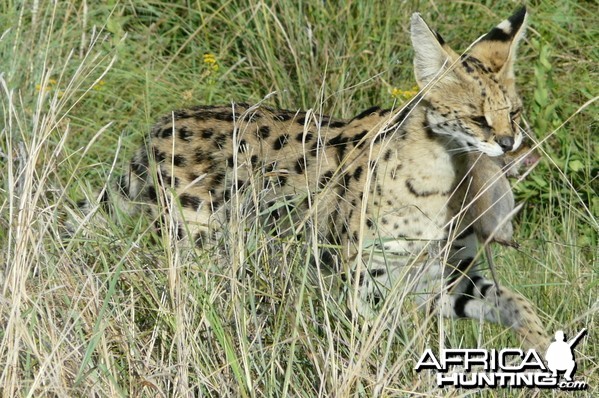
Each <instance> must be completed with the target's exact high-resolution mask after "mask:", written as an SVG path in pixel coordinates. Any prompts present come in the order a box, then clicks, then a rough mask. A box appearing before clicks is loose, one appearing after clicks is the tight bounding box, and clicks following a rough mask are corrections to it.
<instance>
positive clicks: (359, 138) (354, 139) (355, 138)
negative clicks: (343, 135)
mask: <svg viewBox="0 0 599 398" xmlns="http://www.w3.org/2000/svg"><path fill="white" fill-rule="evenodd" d="M366 134H368V130H364V131H362V132H361V133H359V134H356V135H354V136H353V137H352V138H351V142H352V144H353V145H354V146H357V147H358V148H360V147H362V146H363V145H364V142H360V141H362V138H364V137H365V136H366Z"/></svg>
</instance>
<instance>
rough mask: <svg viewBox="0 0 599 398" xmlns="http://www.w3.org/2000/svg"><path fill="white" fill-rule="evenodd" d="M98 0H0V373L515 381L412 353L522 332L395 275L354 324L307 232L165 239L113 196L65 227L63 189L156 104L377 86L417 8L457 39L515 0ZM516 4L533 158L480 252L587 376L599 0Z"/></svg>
mask: <svg viewBox="0 0 599 398" xmlns="http://www.w3.org/2000/svg"><path fill="white" fill-rule="evenodd" d="M110 3H113V4H114V5H110V6H95V5H92V4H95V2H87V3H84V4H87V5H84V4H81V3H80V2H73V1H64V2H57V4H51V2H39V3H38V2H33V3H31V4H30V3H26V4H24V5H21V3H20V2H13V1H10V0H3V1H2V2H0V35H1V36H0V37H1V38H0V103H1V108H0V112H1V115H2V118H1V119H0V123H1V125H0V127H1V128H2V132H1V134H0V175H1V176H2V184H1V185H0V289H1V293H0V395H2V396H65V397H67V396H91V395H93V394H97V396H189V395H193V394H197V395H199V396H215V397H221V396H235V397H237V396H241V397H246V396H247V397H263V396H305V397H314V396H322V397H325V396H338V397H342V396H356V397H358V396H359V397H370V396H384V397H391V396H399V397H403V396H409V395H412V394H416V393H417V394H421V395H422V396H445V395H449V396H463V395H468V394H473V395H481V396H524V395H525V394H526V391H502V390H497V391H494V390H486V391H483V392H480V393H479V392H476V391H459V390H439V389H437V388H435V387H434V386H433V380H432V378H431V377H430V376H428V375H426V374H424V373H423V374H416V373H415V372H414V371H413V367H414V364H415V361H416V360H417V359H418V357H419V355H420V354H421V353H422V352H423V350H424V349H425V348H426V347H431V348H437V347H439V346H440V345H445V346H450V347H466V348H473V347H477V346H478V344H481V345H482V346H485V347H489V348H503V347H508V346H517V345H519V341H518V340H517V339H516V338H515V337H514V336H512V335H511V334H510V333H509V331H506V330H505V328H502V327H499V326H493V325H480V324H478V323H476V322H472V321H460V322H456V321H451V320H447V319H443V320H441V319H436V318H433V319H428V318H427V317H426V316H425V315H424V314H422V313H419V312H415V311H414V309H413V305H412V304H411V302H410V299H409V297H408V295H407V293H406V292H401V291H399V292H397V297H395V299H394V301H393V304H394V305H396V306H401V307H402V310H401V312H400V314H397V315H396V318H393V322H391V323H392V325H391V328H390V329H389V328H383V327H380V325H377V324H376V323H375V325H374V326H372V327H370V328H367V327H365V326H363V325H362V324H360V323H359V322H354V321H352V320H350V319H347V317H346V316H345V312H346V311H345V308H344V305H343V304H342V303H341V301H340V300H338V299H336V296H335V295H334V293H333V292H332V290H333V289H334V286H331V285H332V282H331V280H329V279H330V278H318V277H316V275H314V274H313V272H311V271H310V270H311V268H310V267H307V266H306V264H307V262H308V261H309V258H310V252H311V250H312V249H313V248H312V247H310V246H309V245H302V244H298V242H297V241H295V242H294V241H285V240H279V239H277V238H274V237H272V236H269V235H268V234H266V233H265V232H264V231H262V230H261V229H260V228H258V227H257V225H256V223H252V222H251V220H248V219H246V218H243V217H242V216H243V214H240V215H239V221H240V222H239V223H238V225H237V226H235V227H232V228H230V230H229V235H228V237H227V238H226V239H224V240H223V244H222V245H219V247H218V248H216V249H214V250H210V251H206V252H190V251H188V250H178V248H177V247H176V244H173V243H171V241H170V240H169V239H168V236H157V235H156V234H155V233H154V232H153V230H152V228H150V227H149V225H150V223H151V220H148V217H141V218H140V217H129V216H127V215H126V214H119V215H118V217H117V220H115V221H111V222H106V223H90V222H86V223H83V224H82V227H81V229H80V230H79V231H78V233H77V234H76V235H75V237H74V238H73V239H70V240H63V239H62V238H61V237H60V236H61V227H60V225H61V220H62V219H63V216H64V212H65V211H66V210H65V209H68V208H69V207H72V202H73V201H75V200H77V199H81V198H82V197H84V196H86V195H92V194H93V193H94V192H97V189H98V188H101V187H102V186H103V185H104V184H106V181H107V180H108V179H109V176H110V175H111V174H112V173H118V171H119V170H121V169H122V168H123V167H124V166H125V165H126V163H127V159H128V156H129V155H130V154H131V153H132V151H133V150H134V148H135V147H136V146H137V145H138V144H139V143H140V142H141V141H142V139H143V137H144V134H146V133H147V131H148V129H149V127H150V126H151V124H152V123H153V121H154V120H155V119H156V118H158V117H160V116H161V115H163V114H165V113H167V112H168V111H170V110H172V109H176V108H181V107H185V106H188V105H193V104H198V103H201V104H217V103H228V102H231V101H237V102H256V101H260V100H262V99H263V98H265V97H267V96H268V99H267V100H266V102H267V103H269V104H270V105H273V106H280V107H285V108H296V107H297V108H300V107H301V108H304V109H306V108H314V109H319V110H320V109H322V110H323V111H324V112H327V113H331V114H334V115H336V116H340V117H349V116H351V115H352V114H355V113H357V112H359V111H361V110H363V109H365V108H367V107H368V106H371V105H373V104H379V105H381V106H392V105H393V103H394V101H395V100H396V99H395V98H394V97H393V96H392V95H391V92H392V89H394V88H397V89H399V90H402V91H409V90H411V89H412V87H413V86H414V80H413V76H412V67H411V50H410V44H409V43H410V41H409V36H408V20H409V15H410V14H411V13H412V12H414V11H420V12H421V13H422V14H423V16H424V17H425V19H426V20H428V21H429V22H430V23H431V24H432V25H433V26H434V27H436V28H437V29H438V30H439V31H440V32H441V34H442V35H443V37H444V38H445V39H446V41H447V42H449V43H450V44H451V45H452V46H453V47H454V48H456V49H464V48H465V47H466V46H467V45H468V44H470V42H471V41H472V40H474V39H475V38H477V37H478V36H479V35H480V34H482V33H483V32H484V30H485V29H487V28H490V27H492V26H494V25H495V24H496V23H497V22H499V21H500V20H502V19H503V18H505V17H506V16H508V15H510V13H511V12H512V11H513V10H514V9H515V8H516V7H517V5H516V4H514V3H511V2H495V3H501V4H500V5H496V6H493V7H487V6H485V5H482V4H478V3H476V2H448V1H447V2H435V1H432V2H418V1H414V2H397V1H382V2H352V3H353V4H351V5H350V4H349V3H350V2H347V3H348V4H345V3H343V4H344V5H342V6H338V5H337V4H336V3H337V2H324V1H316V0H315V1H306V2H296V1H290V0H279V1H274V2H273V3H274V4H272V5H266V4H264V3H263V2H260V1H257V0H248V1H226V2H224V3H222V2H213V1H195V2H192V1H189V2H181V4H182V5H173V4H166V3H162V2H159V1H137V2H110ZM491 3H492V2H485V4H491ZM183 4H185V5H183ZM528 6H529V10H530V13H531V26H530V29H529V32H528V36H527V39H526V41H525V43H524V44H523V45H522V46H521V49H520V53H519V62H518V66H517V68H518V69H517V72H518V82H519V86H520V89H521V93H522V95H523V97H524V100H525V108H526V110H527V112H526V116H527V120H528V122H529V123H530V125H531V126H532V127H533V128H534V129H535V132H536V134H537V138H538V139H540V140H543V143H542V145H541V151H542V153H543V155H544V159H543V162H542V164H541V165H540V166H539V167H537V168H536V169H535V170H534V172H533V173H532V174H531V175H530V176H529V177H528V178H527V180H526V181H524V182H522V183H521V184H519V185H518V186H516V187H515V191H516V194H517V197H518V198H519V199H520V200H525V201H526V204H525V206H524V208H523V210H522V212H521V213H520V214H519V216H518V218H517V221H516V234H517V237H518V241H519V242H520V244H521V246H520V249H519V250H513V249H503V248H495V249H494V250H495V252H496V254H497V259H496V264H498V268H499V269H498V273H499V274H500V278H501V279H502V280H503V281H504V283H505V284H506V285H508V286H511V287H512V288H514V289H515V290H518V291H520V292H522V293H524V294H525V295H526V296H527V297H528V298H530V299H531V300H532V301H533V302H534V303H535V305H536V306H537V307H538V308H539V309H540V311H541V314H542V317H543V320H544V322H545V326H546V329H547V330H548V331H549V332H552V331H554V330H556V329H558V328H563V329H564V330H565V331H566V333H567V334H568V333H570V334H571V333H574V332H575V331H577V330H579V329H580V328H582V327H584V326H586V327H587V328H589V336H588V337H587V338H586V339H585V340H584V341H583V342H582V343H581V344H580V345H579V346H578V354H577V359H578V369H579V370H578V373H577V375H578V377H582V378H585V379H586V380H587V382H588V383H589V385H590V390H589V391H588V393H589V394H591V393H592V391H593V390H594V391H595V392H596V391H597V389H598V388H599V377H598V374H599V372H598V369H599V366H598V364H597V357H598V355H599V333H598V331H599V328H598V327H596V325H598V322H597V312H598V309H599V301H597V296H598V294H597V293H598V292H599V285H598V281H599V278H598V277H599V275H598V268H599V267H598V261H597V254H598V252H597V239H598V232H599V228H598V225H597V219H596V216H597V213H598V211H599V199H598V196H597V191H598V182H597V175H598V172H599V164H598V162H597V159H599V146H598V145H597V137H599V121H598V116H599V112H598V108H597V104H596V103H592V104H590V105H588V106H585V105H584V104H585V103H587V102H588V101H590V100H593V99H595V98H596V96H597V81H599V54H598V50H597V47H596V43H597V41H598V39H599V32H598V30H597V29H598V28H597V23H596V15H598V13H599V7H597V5H596V4H594V3H593V2H578V1H573V0H572V1H557V0H544V1H531V2H529V4H528ZM205 54H212V55H213V58H210V57H209V58H205V57H204V55H205ZM211 59H214V60H215V63H214V62H212V61H211ZM273 93H274V94H273ZM117 149H118V156H117ZM441 331H442V332H441ZM564 395H565V394H564Z"/></svg>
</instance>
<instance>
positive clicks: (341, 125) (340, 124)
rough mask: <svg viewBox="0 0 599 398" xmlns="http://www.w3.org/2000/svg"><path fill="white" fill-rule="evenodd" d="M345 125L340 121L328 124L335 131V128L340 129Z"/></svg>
mask: <svg viewBox="0 0 599 398" xmlns="http://www.w3.org/2000/svg"><path fill="white" fill-rule="evenodd" d="M346 125H347V123H345V122H343V121H341V120H336V121H334V122H331V123H329V127H330V128H333V129H336V128H340V127H345V126H346Z"/></svg>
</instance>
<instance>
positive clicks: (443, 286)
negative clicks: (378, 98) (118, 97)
mask: <svg viewBox="0 0 599 398" xmlns="http://www.w3.org/2000/svg"><path fill="white" fill-rule="evenodd" d="M525 20H526V10H525V9H524V8H523V9H521V10H519V11H517V12H516V13H515V14H514V15H513V16H511V17H510V18H509V19H507V20H505V21H503V22H501V23H500V24H499V25H497V26H496V27H495V28H493V29H492V30H491V31H490V32H489V33H487V34H486V35H485V36H483V37H482V38H480V39H479V40H477V41H476V42H475V43H474V44H473V45H472V46H471V48H470V49H469V50H468V51H467V52H466V53H464V54H462V55H460V54H458V53H456V52H454V51H453V50H451V49H450V48H449V46H448V45H447V44H446V43H445V42H444V41H443V39H442V38H441V36H440V35H439V34H437V33H434V32H433V31H432V30H431V29H430V28H429V27H428V26H427V25H426V23H425V22H424V21H423V19H422V18H421V17H420V15H419V14H414V15H413V16H412V18H411V38H412V44H413V47H414V51H415V56H414V70H415V75H416V80H417V82H418V84H419V86H420V88H421V91H420V94H419V95H418V96H417V97H416V98H414V99H413V100H412V101H411V102H410V103H409V104H408V105H406V106H404V107H402V108H401V109H387V110H383V109H380V108H378V107H373V108H369V109H367V110H365V111H363V112H361V113H360V114H358V115H357V116H355V117H354V118H352V119H337V118H333V117H329V116H325V115H321V114H319V113H317V112H314V111H308V112H303V111H289V110H278V109H271V108H268V107H266V106H262V105H247V104H231V105H225V106H198V107H194V108H189V109H184V110H179V111H174V112H172V113H170V114H168V115H166V116H165V117H163V118H162V119H161V120H160V121H159V122H158V123H157V124H156V125H155V126H154V128H153V129H152V131H151V132H150V135H149V137H148V139H147V140H146V141H147V145H145V146H142V147H141V148H140V149H139V151H138V152H137V153H136V154H135V156H134V157H133V158H132V160H131V163H130V167H129V171H128V173H125V174H124V175H123V176H122V177H121V178H120V180H119V181H118V184H117V185H118V189H117V190H115V192H110V193H109V195H108V196H110V198H108V199H109V200H111V199H115V197H117V198H116V199H118V200H119V202H120V203H122V204H123V205H125V204H129V205H130V206H131V207H139V205H138V204H139V203H144V204H146V206H149V207H150V208H151V209H152V211H153V212H154V213H157V214H156V215H158V213H159V212H161V211H162V212H164V211H165V210H164V209H165V208H168V209H171V212H172V214H171V215H172V216H173V217H174V218H175V219H176V220H177V221H178V222H179V224H180V225H181V228H180V231H179V235H180V237H181V238H182V239H186V240H188V241H190V242H195V243H196V244H197V245H198V246H204V245H207V244H210V243H211V241H213V239H214V238H215V237H217V236H218V233H219V231H220V230H221V226H222V225H223V224H225V223H226V222H227V221H228V220H229V218H230V214H231V209H232V206H237V205H239V202H238V201H239V198H240V197H241V196H240V194H241V193H243V192H250V191H251V192H255V193H256V195H254V196H253V199H252V200H250V201H249V202H248V201H246V203H245V204H244V205H245V206H246V207H247V206H249V207H252V206H253V207H254V208H255V213H254V214H255V215H264V214H266V215H267V216H266V217H270V218H271V219H274V221H273V222H274V223H275V224H276V221H277V219H281V218H289V217H287V216H289V215H291V218H293V219H294V220H295V221H294V222H293V223H291V224H290V225H288V227H289V231H291V230H293V225H295V224H296V223H299V222H305V221H306V220H317V222H314V228H315V229H316V230H317V231H318V237H319V241H320V242H321V243H329V244H330V243H333V244H335V245H337V246H338V247H339V250H338V252H337V253H336V254H337V257H338V258H340V259H341V261H340V264H341V265H340V266H339V267H341V268H340V269H338V270H337V271H339V272H342V271H343V270H344V269H345V270H349V275H353V276H359V278H358V279H357V280H358V281H359V282H358V283H357V285H358V286H357V288H358V293H357V295H356V296H357V298H358V303H357V305H356V306H357V308H358V312H360V313H362V314H366V313H368V312H369V307H370V306H369V303H371V302H376V301H378V300H381V299H383V298H384V297H385V295H386V293H387V291H388V290H390V289H392V288H393V287H394V286H396V285H397V284H406V286H408V285H409V286H410V288H411V290H412V291H413V292H414V293H415V296H416V297H417V300H418V302H419V303H420V304H421V306H422V307H423V308H425V307H428V308H430V307H432V308H435V309H436V310H437V311H438V312H439V313H441V314H442V315H445V316H450V317H468V318H475V319H478V318H483V319H486V320H487V321H491V322H499V323H502V324H504V325H506V326H508V327H512V328H513V329H515V330H516V331H518V332H519V333H521V334H522V335H523V336H524V337H525V339H526V340H527V341H528V343H530V344H532V345H541V344H542V343H543V342H544V341H545V340H544V334H543V330H542V328H541V326H540V322H539V319H538V317H537V316H536V315H535V313H534V311H533V309H532V307H531V306H530V305H529V304H528V303H527V302H526V301H525V300H524V299H523V298H522V297H521V296H520V295H518V294H516V293H513V292H511V291H509V290H508V289H507V288H505V287H499V286H495V285H494V284H493V283H492V282H491V281H489V280H487V279H485V278H484V277H483V276H482V275H481V274H480V273H479V271H478V270H477V267H476V262H475V261H474V254H473V253H475V252H476V251H477V247H478V241H479V240H480V239H481V236H480V235H481V234H480V232H477V231H474V230H473V229H472V228H470V224H471V222H465V221H464V220H468V219H470V220H473V219H475V218H476V216H477V214H474V215H470V216H468V217H466V218H464V217H463V211H462V210H463V209H464V208H465V207H464V206H467V204H468V202H470V201H471V200H469V195H470V194H469V193H468V192H469V191H468V189H466V188H464V187H465V184H464V182H465V181H468V176H474V177H475V178H474V179H475V181H481V180H485V179H486V178H487V177H486V176H489V175H490V174H489V173H490V171H489V170H487V167H490V166H489V165H490V164H494V163H493V162H491V163H487V161H483V163H482V165H477V164H475V163H473V162H472V161H471V160H469V159H471V157H473V156H478V155H480V154H482V155H483V156H485V157H486V156H490V157H496V156H502V155H504V154H506V153H510V152H511V151H514V150H517V149H518V148H519V147H520V145H521V142H522V129H521V128H520V127H519V116H520V110H521V101H520V98H519V96H518V95H517V93H516V88H515V82H514V71H513V64H514V60H515V52H516V47H517V45H518V42H519V41H520V39H521V38H522V36H523V33H524V30H525ZM487 159H488V158H487ZM485 164H486V165H487V166H485ZM491 168H492V167H491ZM493 170H495V169H493ZM476 178H479V179H478V180H476ZM500 178H503V179H505V177H500ZM476 184H478V185H480V186H482V185H484V184H483V183H482V182H476ZM499 186H500V187H501V188H499V189H498V190H499V191H500V192H503V193H506V194H508V195H511V191H510V189H509V185H507V186H506V185H505V183H501V184H500V185H499ZM173 192H174V193H176V195H175V196H174V202H169V201H171V197H172V196H171V195H170V193H173ZM123 199H125V200H123ZM160 203H161V204H163V206H158V205H157V204H160ZM280 203H284V205H280ZM164 204H168V205H169V206H164ZM84 207H85V206H84ZM501 208H513V203H508V204H507V205H505V206H502V207H501ZM283 209H285V211H284V212H283V211H282V210H283ZM290 209H291V210H290ZM474 211H475V213H476V212H478V213H480V211H479V210H474ZM491 212H493V211H491ZM497 212H499V213H501V212H505V210H498V211H497ZM477 233H478V236H477ZM510 237H511V233H510ZM483 238H484V237H483ZM455 242H459V245H458V244H456V243H455ZM452 243H453V245H452ZM331 266H333V267H334V266H336V265H331ZM350 279H351V278H350ZM408 281H410V283H409V284H408ZM354 304H355V303H354Z"/></svg>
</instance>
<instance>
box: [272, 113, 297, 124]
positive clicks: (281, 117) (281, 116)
mask: <svg viewBox="0 0 599 398" xmlns="http://www.w3.org/2000/svg"><path fill="white" fill-rule="evenodd" d="M292 117H293V116H292V115H290V114H288V113H279V114H278V115H275V116H274V117H273V118H274V119H276V120H278V121H280V122H286V121H287V120H291V118H292Z"/></svg>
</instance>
